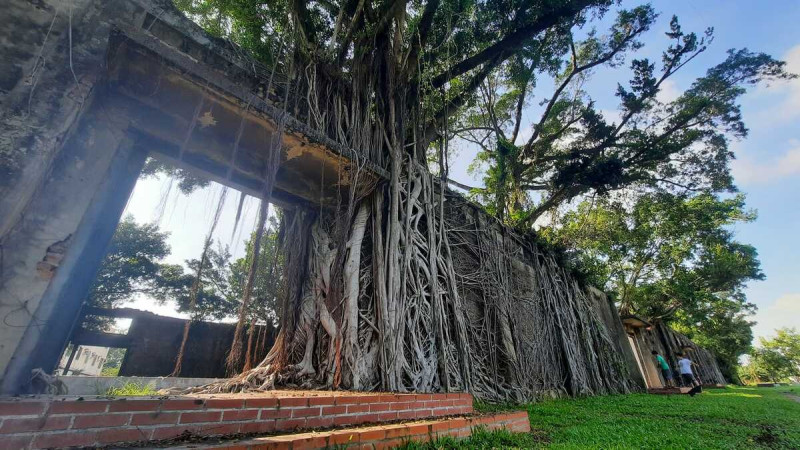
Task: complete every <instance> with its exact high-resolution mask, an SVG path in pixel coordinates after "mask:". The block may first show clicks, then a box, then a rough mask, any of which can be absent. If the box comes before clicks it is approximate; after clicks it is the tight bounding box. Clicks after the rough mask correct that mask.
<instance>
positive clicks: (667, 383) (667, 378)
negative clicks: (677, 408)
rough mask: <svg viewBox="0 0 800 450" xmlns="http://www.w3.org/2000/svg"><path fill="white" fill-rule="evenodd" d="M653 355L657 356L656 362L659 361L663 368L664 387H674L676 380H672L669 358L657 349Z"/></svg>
mask: <svg viewBox="0 0 800 450" xmlns="http://www.w3.org/2000/svg"><path fill="white" fill-rule="evenodd" d="M653 356H655V357H656V363H658V366H659V367H660V368H661V375H662V376H663V377H664V387H668V388H669V387H674V386H675V382H674V381H672V370H670V368H669V364H667V360H665V359H664V357H663V356H661V355H659V354H658V352H657V351H655V350H653Z"/></svg>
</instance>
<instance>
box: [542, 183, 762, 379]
mask: <svg viewBox="0 0 800 450" xmlns="http://www.w3.org/2000/svg"><path fill="white" fill-rule="evenodd" d="M752 220H755V214H754V213H753V212H751V211H748V210H747V209H746V207H745V203H744V196H742V195H737V196H734V197H730V198H727V199H720V198H718V197H716V196H714V195H712V194H707V193H704V194H698V195H692V196H690V195H673V194H667V193H655V194H646V195H641V196H639V197H635V198H634V199H633V203H632V204H631V203H630V202H626V201H619V202H614V201H611V200H610V199H606V198H600V199H595V200H587V201H584V202H582V203H580V204H579V205H578V206H577V207H576V208H575V209H574V210H572V211H569V212H567V213H565V214H564V215H563V216H562V217H561V222H560V223H559V225H558V226H552V227H548V228H543V229H542V230H540V235H541V236H542V237H543V238H544V239H546V240H548V241H551V242H553V243H555V244H557V245H560V246H562V247H563V248H571V249H573V250H572V251H571V252H569V253H568V254H569V256H570V257H571V259H572V261H573V262H572V264H574V265H577V266H579V267H580V268H581V270H582V271H583V272H584V273H586V274H587V278H588V281H589V282H590V283H592V284H594V285H596V286H601V287H603V288H605V289H606V290H608V291H609V292H611V293H612V294H613V296H614V298H615V300H616V301H617V303H618V304H619V306H620V309H621V311H622V312H623V313H626V314H628V313H632V314H637V315H640V316H642V317H646V318H648V319H653V320H662V321H665V322H669V323H670V325H671V326H672V327H673V328H675V329H676V330H678V331H681V332H683V333H685V334H687V335H688V336H689V337H690V338H691V339H693V340H695V342H697V343H698V344H699V345H701V346H703V347H706V348H708V349H710V350H711V351H713V352H714V353H715V354H716V355H717V357H718V359H719V360H720V361H721V363H722V364H721V365H722V369H723V370H724V372H725V375H726V376H728V377H729V378H730V379H733V378H735V371H734V369H733V368H734V366H735V365H736V363H737V360H738V357H739V356H740V355H741V354H743V353H745V352H746V351H748V350H749V346H750V341H751V340H752V333H751V330H750V328H751V325H752V323H751V322H749V321H748V320H747V318H748V316H749V315H750V314H752V312H753V311H754V310H755V306H754V305H753V304H751V303H749V302H748V301H747V299H746V297H745V295H744V292H743V289H744V287H745V284H746V283H747V282H748V281H751V280H760V279H763V278H764V275H763V274H762V273H761V270H760V262H759V260H758V254H757V252H756V251H755V249H754V248H753V247H751V246H749V245H745V244H742V243H739V242H737V241H735V240H734V239H733V233H732V232H731V231H730V227H731V226H732V225H735V224H736V223H741V222H749V221H752Z"/></svg>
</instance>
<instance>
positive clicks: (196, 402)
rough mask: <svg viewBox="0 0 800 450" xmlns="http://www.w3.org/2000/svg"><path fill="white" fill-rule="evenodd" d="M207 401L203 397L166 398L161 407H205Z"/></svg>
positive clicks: (167, 408) (175, 408) (169, 408)
mask: <svg viewBox="0 0 800 450" xmlns="http://www.w3.org/2000/svg"><path fill="white" fill-rule="evenodd" d="M204 404H205V402H204V401H203V399H201V398H195V399H183V398H182V399H175V400H165V401H164V405H163V406H162V408H161V409H163V410H164V411H183V410H187V409H189V410H193V409H203V406H204Z"/></svg>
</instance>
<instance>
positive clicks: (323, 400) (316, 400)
mask: <svg viewBox="0 0 800 450" xmlns="http://www.w3.org/2000/svg"><path fill="white" fill-rule="evenodd" d="M335 402H336V399H335V398H334V397H309V398H308V406H322V405H333V404H334V403H335Z"/></svg>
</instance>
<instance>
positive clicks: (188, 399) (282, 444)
mask: <svg viewBox="0 0 800 450" xmlns="http://www.w3.org/2000/svg"><path fill="white" fill-rule="evenodd" d="M476 426H482V427H485V428H487V429H496V428H507V429H509V430H511V431H518V432H527V431H530V425H529V423H528V418H527V414H526V413H524V412H523V413H512V414H498V415H483V416H480V415H476V414H474V412H473V410H472V396H471V395H469V394H391V393H353V392H327V391H272V392H267V393H260V394H235V395H234V394H230V395H197V396H181V397H161V398H159V397H128V398H113V399H109V398H103V397H85V398H84V397H35V398H5V399H0V449H36V448H51V447H70V446H75V447H78V446H112V447H113V446H114V445H116V444H132V443H139V444H144V443H150V444H156V443H158V444H159V445H162V446H172V447H176V448H180V447H181V446H183V445H189V443H191V447H192V448H294V449H298V448H325V447H328V446H338V445H343V446H347V447H350V446H354V447H353V448H360V447H362V446H367V447H368V448H389V447H391V446H392V445H399V444H400V443H402V442H404V441H407V440H427V439H431V438H436V437H438V436H443V435H448V436H454V437H464V436H468V435H469V434H470V432H471V430H472V429H473V428H474V427H476Z"/></svg>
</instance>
